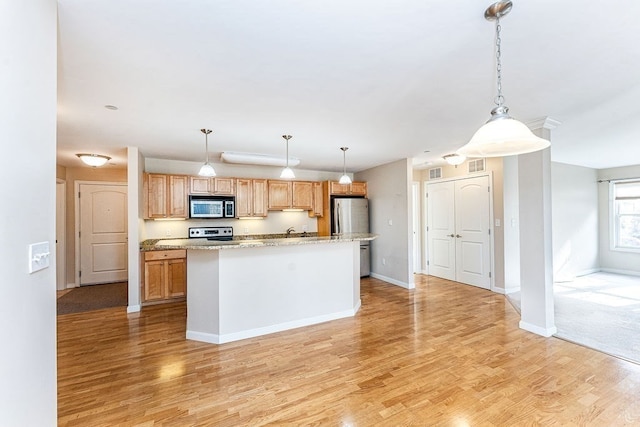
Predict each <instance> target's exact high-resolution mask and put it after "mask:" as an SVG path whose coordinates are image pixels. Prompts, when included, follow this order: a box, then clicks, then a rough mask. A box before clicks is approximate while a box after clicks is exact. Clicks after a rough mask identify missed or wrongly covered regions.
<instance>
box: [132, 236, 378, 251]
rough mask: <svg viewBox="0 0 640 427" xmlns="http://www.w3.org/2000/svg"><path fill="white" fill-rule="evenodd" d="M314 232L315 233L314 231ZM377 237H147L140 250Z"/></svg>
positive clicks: (297, 242)
mask: <svg viewBox="0 0 640 427" xmlns="http://www.w3.org/2000/svg"><path fill="white" fill-rule="evenodd" d="M314 234H315V233H314ZM376 237H378V235H377V234H371V233H352V234H343V235H340V236H317V235H311V234H309V235H307V236H306V237H305V236H303V235H302V234H296V235H293V236H292V237H286V235H284V234H283V235H280V234H267V235H254V236H234V238H233V240H227V241H216V240H207V239H205V238H194V239H187V238H176V239H148V240H145V241H143V242H142V243H140V250H141V251H159V250H167V249H209V250H219V249H239V248H253V247H259V246H291V245H309V244H318V243H340V242H354V241H362V240H373V239H375V238H376Z"/></svg>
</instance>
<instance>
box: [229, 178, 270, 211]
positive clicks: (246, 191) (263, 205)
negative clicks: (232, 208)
mask: <svg viewBox="0 0 640 427" xmlns="http://www.w3.org/2000/svg"><path fill="white" fill-rule="evenodd" d="M236 215H237V216H238V217H245V218H246V217H254V218H263V217H266V216H267V180H266V179H246V178H238V179H236Z"/></svg>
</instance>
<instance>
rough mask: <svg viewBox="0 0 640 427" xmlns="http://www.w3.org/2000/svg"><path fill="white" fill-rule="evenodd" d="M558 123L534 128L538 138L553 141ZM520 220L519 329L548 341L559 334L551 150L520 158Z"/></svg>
mask: <svg viewBox="0 0 640 427" xmlns="http://www.w3.org/2000/svg"><path fill="white" fill-rule="evenodd" d="M558 124H559V122H557V121H555V120H553V119H549V118H545V119H543V120H540V121H538V122H536V123H535V124H531V125H530V127H531V128H532V130H533V133H535V134H536V135H538V136H540V137H542V138H545V139H549V140H551V132H550V130H551V129H553V128H555V127H556V126H557V125H558ZM518 194H519V216H520V286H521V318H520V328H522V329H525V330H527V331H530V332H533V333H536V334H538V335H542V336H545V337H549V336H551V335H553V334H554V333H556V331H557V330H556V326H555V319H554V312H553V246H552V235H551V149H550V148H547V149H545V150H542V151H537V152H534V153H529V154H523V155H520V156H518Z"/></svg>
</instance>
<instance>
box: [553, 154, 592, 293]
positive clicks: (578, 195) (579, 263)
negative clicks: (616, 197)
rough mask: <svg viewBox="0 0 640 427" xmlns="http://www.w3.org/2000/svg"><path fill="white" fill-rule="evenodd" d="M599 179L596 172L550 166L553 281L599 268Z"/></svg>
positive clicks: (563, 279) (581, 168) (560, 280)
mask: <svg viewBox="0 0 640 427" xmlns="http://www.w3.org/2000/svg"><path fill="white" fill-rule="evenodd" d="M597 176H598V173H597V170H595V169H591V168H586V167H582V166H574V165H567V164H563V163H551V209H552V222H553V230H552V233H553V280H554V282H564V281H570V280H573V279H574V278H575V277H576V276H580V275H584V274H588V273H592V272H594V271H597V270H598V268H599V262H598V184H597V182H596V181H597V179H598V178H597Z"/></svg>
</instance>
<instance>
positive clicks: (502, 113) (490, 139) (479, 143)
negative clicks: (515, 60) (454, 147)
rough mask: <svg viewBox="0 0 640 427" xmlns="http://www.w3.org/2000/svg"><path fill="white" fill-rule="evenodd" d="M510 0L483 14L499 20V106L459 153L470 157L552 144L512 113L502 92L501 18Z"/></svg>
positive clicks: (537, 147) (490, 155)
mask: <svg viewBox="0 0 640 427" xmlns="http://www.w3.org/2000/svg"><path fill="white" fill-rule="evenodd" d="M511 7H512V3H511V2H510V1H498V2H496V3H494V4H492V5H491V6H489V7H488V8H487V10H486V11H485V12H484V17H485V18H486V19H487V20H489V21H495V22H496V59H497V71H498V95H497V96H496V98H495V100H494V102H495V104H496V107H495V108H494V109H493V110H491V118H490V119H489V120H488V121H487V122H486V123H485V124H484V125H483V126H482V127H481V128H480V129H478V130H477V131H476V133H475V134H474V135H473V137H472V138H471V141H469V142H468V143H467V144H466V145H465V146H463V147H462V148H460V149H459V150H458V151H457V152H458V154H462V155H465V156H467V157H502V156H512V155H516V154H525V153H531V152H533V151H538V150H543V149H545V148H547V147H548V146H549V145H551V144H550V143H549V141H547V140H546V139H542V138H539V137H537V136H535V135H534V134H533V133H532V132H531V130H529V128H528V127H527V126H526V125H525V124H523V123H522V122H519V121H518V120H515V119H514V118H512V117H511V116H510V115H509V107H507V106H506V105H504V96H502V62H501V55H502V52H501V50H500V44H501V42H502V39H501V38H500V31H501V27H500V18H502V17H503V16H505V15H506V14H508V13H509V12H510V11H511Z"/></svg>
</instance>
